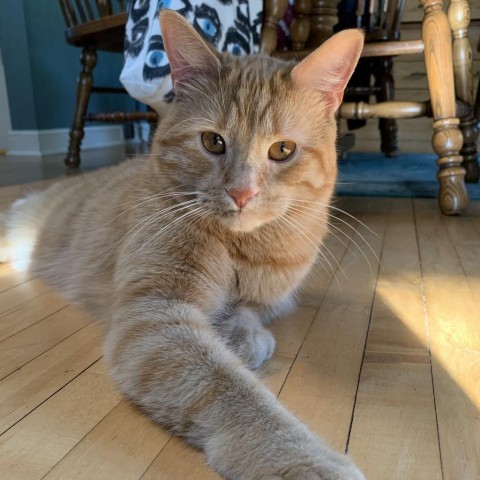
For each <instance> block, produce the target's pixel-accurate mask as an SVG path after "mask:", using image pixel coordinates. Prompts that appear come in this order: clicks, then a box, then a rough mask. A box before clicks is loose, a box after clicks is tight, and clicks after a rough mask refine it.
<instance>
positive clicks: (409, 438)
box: [348, 200, 442, 480]
mask: <svg viewBox="0 0 480 480" xmlns="http://www.w3.org/2000/svg"><path fill="white" fill-rule="evenodd" d="M381 261H382V267H383V268H382V269H381V270H380V272H379V277H378V282H377V289H376V293H375V301H374V306H373V311H372V319H371V322H370V328H369V331H368V337H367V344H366V350H365V357H364V363H363V366H362V373H361V376H360V383H359V387H358V393H357V400H356V404H355V410H354V420H353V423H352V430H351V434H350V441H349V448H348V452H349V454H350V455H351V456H352V458H353V459H354V460H355V461H356V463H357V464H358V465H359V466H360V467H361V468H362V471H363V473H364V474H365V476H366V477H367V478H368V479H369V480H383V479H385V478H388V479H391V480H404V479H416V478H418V479H423V478H425V479H427V478H428V479H429V480H436V479H439V480H440V479H441V478H442V471H441V463H440V452H439V445H438V432H437V425H436V416H435V403H434V397H433V389H432V378H431V366H430V357H429V350H428V339H427V331H426V323H425V320H426V319H425V312H424V303H423V285H422V280H421V271H420V259H419V253H418V248H417V238H416V231H415V222H414V218H413V209H412V204H411V202H410V201H405V200H394V201H393V204H392V209H391V211H390V215H389V221H388V225H387V228H386V231H385V239H384V247H383V254H382V258H381Z"/></svg>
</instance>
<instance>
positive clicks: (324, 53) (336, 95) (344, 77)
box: [292, 30, 364, 110]
mask: <svg viewBox="0 0 480 480" xmlns="http://www.w3.org/2000/svg"><path fill="white" fill-rule="evenodd" d="M363 38H364V36H363V33H362V32H361V31H360V30H344V31H343V32H340V33H337V34H336V35H334V36H333V37H331V38H330V39H329V40H327V41H326V42H325V43H324V44H323V45H322V46H321V47H319V48H317V50H315V51H314V52H313V53H311V54H310V55H309V56H308V57H307V58H305V59H304V60H303V61H302V62H300V63H299V64H298V65H297V66H296V67H295V68H294V69H293V70H292V79H293V81H294V83H295V84H296V85H298V86H299V87H301V88H306V89H313V90H317V91H320V92H322V93H323V94H324V95H325V97H326V99H327V101H328V102H329V103H330V104H331V106H332V107H333V109H334V110H336V109H337V108H338V107H339V105H340V103H341V101H342V99H343V91H344V90H345V87H346V86H347V83H348V81H349V80H350V77H351V76H352V73H353V71H354V70H355V67H356V65H357V63H358V59H359V57H360V53H361V51H362V48H363Z"/></svg>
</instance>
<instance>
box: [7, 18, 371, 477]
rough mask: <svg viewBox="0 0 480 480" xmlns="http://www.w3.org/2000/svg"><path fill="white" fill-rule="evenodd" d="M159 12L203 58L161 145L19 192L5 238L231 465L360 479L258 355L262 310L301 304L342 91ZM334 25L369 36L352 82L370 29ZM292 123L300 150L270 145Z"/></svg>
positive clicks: (160, 402)
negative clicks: (244, 54)
mask: <svg viewBox="0 0 480 480" xmlns="http://www.w3.org/2000/svg"><path fill="white" fill-rule="evenodd" d="M162 22H164V23H165V24H166V25H169V26H170V27H172V28H170V31H171V32H172V33H170V34H169V33H167V34H166V35H167V36H168V35H170V36H175V35H177V34H178V32H180V33H181V35H180V34H178V35H179V37H178V38H179V39H181V41H180V40H178V39H177V40H178V42H177V43H181V45H179V46H178V45H176V46H175V48H177V49H180V50H179V51H178V52H171V53H172V58H173V56H174V55H175V54H180V57H179V58H183V57H181V53H182V51H181V49H182V48H183V49H184V50H188V51H190V52H197V53H198V55H200V57H202V58H203V61H202V62H198V65H197V64H195V65H193V66H192V69H193V67H195V69H194V70H195V75H194V76H192V78H188V76H187V78H185V75H184V76H180V75H177V76H176V77H175V78H177V82H178V83H177V85H176V88H177V98H176V100H175V102H174V104H173V106H172V108H171V111H170V113H169V115H168V116H167V117H166V118H165V119H164V120H163V121H162V123H161V125H160V126H159V128H158V131H157V132H156V135H155V139H154V142H153V147H152V152H151V154H150V155H149V156H148V157H147V158H138V159H135V160H132V161H128V162H125V163H123V164H121V165H119V166H117V167H113V168H110V169H107V170H103V171H99V172H95V173H92V174H88V175H84V176H82V177H79V178H73V179H68V180H64V181H62V182H60V183H58V184H57V185H55V186H53V187H51V188H50V189H48V190H47V191H45V192H44V193H40V194H36V195H34V196H32V197H30V198H28V199H26V201H25V202H22V203H19V204H16V205H14V206H13V207H12V210H11V212H10V214H9V215H8V216H7V217H6V218H5V219H4V221H3V227H2V228H3V230H2V231H3V240H2V242H0V244H1V245H2V255H3V257H4V259H5V258H6V257H8V258H10V260H12V261H13V262H16V263H17V264H19V265H20V264H22V262H23V263H25V262H29V263H30V269H31V270H32V271H33V272H35V273H37V274H39V275H41V276H42V277H44V278H46V279H47V280H48V281H49V282H51V283H52V284H54V285H55V286H57V287H58V288H59V289H60V290H61V291H62V292H63V293H64V294H65V295H66V296H67V297H68V298H70V299H72V300H73V301H75V302H77V303H79V304H80V305H82V306H83V307H84V308H86V309H88V310H89V311H90V312H92V313H93V314H94V315H95V316H96V317H97V318H98V319H99V320H100V321H101V323H102V324H103V326H104V328H105V336H106V340H105V358H106V359H107V361H108V364H109V366H110V371H111V375H112V377H113V379H114V380H115V381H116V383H117V385H118V387H119V389H120V390H121V391H122V392H123V393H124V395H125V396H126V397H127V398H128V399H129V400H130V401H132V402H133V403H135V404H137V405H139V406H140V407H141V408H142V409H143V410H144V411H145V412H147V413H148V414H149V415H150V416H151V417H152V418H154V419H155V420H156V421H158V422H159V423H161V424H163V425H165V426H167V427H168V428H170V429H172V431H174V432H176V433H178V434H179V435H182V436H183V437H184V438H185V439H186V441H187V442H189V443H190V444H192V445H194V446H196V447H198V448H201V449H203V450H204V452H205V454H206V457H207V460H208V462H209V463H210V464H211V465H212V467H213V468H214V469H215V470H216V471H217V472H218V473H220V474H221V475H222V476H223V477H224V478H228V479H235V480H237V479H238V480H256V479H270V480H273V479H298V480H300V479H301V480H313V479H317V480H318V479H328V480H335V479H337V480H340V479H342V480H346V479H361V478H363V477H362V475H361V474H360V472H359V471H358V470H357V469H356V468H355V467H354V466H353V465H352V464H351V463H350V462H349V461H348V459H347V458H346V457H344V456H342V455H340V454H337V453H335V452H333V451H332V450H330V449H329V448H328V447H327V446H326V445H325V443H324V442H323V441H322V440H321V439H319V438H318V437H316V436H315V435H313V434H312V433H311V432H310V431H309V430H308V429H307V427H305V426H304V425H303V424H302V423H300V422H299V421H298V420H297V419H296V418H295V417H293V416H292V415H291V414H290V413H289V412H287V411H286V410H285V409H284V408H283V407H282V406H281V405H280V404H279V402H278V401H277V399H276V398H275V397H274V396H273V395H272V394H271V393H270V392H269V391H268V390H267V389H266V388H265V387H264V386H263V385H262V384H261V383H260V382H259V380H258V379H257V378H256V376H255V375H254V373H252V372H251V370H250V369H248V368H247V367H251V368H255V367H257V366H259V365H260V364H261V363H263V362H264V361H265V360H267V359H268V358H269V357H270V356H271V354H272V352H273V348H274V339H273V337H272V335H271V334H270V333H269V332H268V331H267V330H266V329H265V327H264V325H265V323H267V322H268V321H270V320H271V319H272V318H273V317H275V316H276V315H278V314H281V313H283V312H285V311H286V310H288V309H290V308H292V306H293V301H292V298H293V295H294V293H295V291H296V290H297V288H298V287H299V285H300V283H301V281H302V279H303V278H304V277H305V275H306V274H307V273H308V271H309V270H310V268H311V266H312V264H313V263H314V261H315V259H316V256H317V251H318V248H319V246H320V245H321V243H322V240H323V238H324V236H325V234H326V233H327V216H326V214H327V211H328V203H329V201H330V198H331V195H332V190H333V186H334V182H335V177H336V154H335V136H336V127H335V118H334V110H335V108H334V107H332V105H330V104H329V103H328V99H326V98H327V96H326V95H325V92H322V91H321V89H318V88H314V87H313V86H310V87H309V85H305V84H302V81H301V80H298V78H303V77H302V76H301V75H300V77H299V74H298V71H296V70H294V72H297V73H296V74H295V75H292V69H293V68H294V65H293V64H291V63H283V62H281V61H279V60H275V59H272V58H268V57H264V56H256V57H249V58H243V59H240V58H231V57H228V56H226V55H221V54H213V53H212V52H211V51H210V50H209V49H208V47H207V46H206V45H205V44H203V42H202V41H201V40H200V39H199V37H198V35H197V34H196V33H195V31H194V30H193V29H191V28H190V27H189V26H188V25H187V24H185V22H183V20H182V19H181V18H179V17H178V16H176V15H174V14H171V13H168V12H167V13H165V14H163V18H162ZM166 30H168V28H167V29H166ZM175 32H177V33H175ZM166 40H167V44H168V43H169V42H170V45H172V44H174V41H175V38H167V39H166ZM182 42H183V43H182ZM337 42H338V41H337ZM339 42H340V43H342V42H343V43H342V45H341V46H343V44H344V43H345V42H346V43H348V44H349V45H350V47H349V48H350V49H351V48H354V49H355V48H356V49H357V50H358V52H357V53H356V58H355V60H352V61H350V64H349V65H348V69H347V70H348V71H345V72H343V73H342V72H340V73H338V71H337V74H338V75H342V74H343V76H344V77H345V78H344V79H343V80H344V82H343V83H345V82H346V80H348V76H349V75H350V74H351V71H352V69H353V67H354V64H355V62H356V60H357V58H358V53H359V49H360V48H361V42H362V39H361V35H360V34H358V33H356V32H353V33H351V34H344V35H343V37H341V38H340V40H339ZM330 47H334V45H330ZM172 48H173V47H172ZM169 54H170V52H169ZM324 54H325V53H324ZM198 55H193V54H191V55H190V56H187V57H188V61H189V62H195V61H196V60H195V59H196V58H197V57H198ZM315 55H318V53H316V54H315ZM320 55H321V53H320ZM187 57H185V58H187ZM205 59H206V60H205ZM184 60H185V59H184V58H183V61H184ZM217 63H218V65H217ZM344 63H345V62H344ZM212 66H213V67H215V68H213V67H212ZM217 67H218V68H217ZM172 68H173V69H175V65H172ZM302 68H303V67H302ZM345 68H347V67H345ZM199 69H200V70H199ZM202 69H203V70H202ZM330 73H331V72H330ZM302 75H303V73H302ZM325 75H326V77H328V75H329V72H325ZM295 78H297V79H296V80H294V79H295ZM180 82H182V83H180ZM206 130H208V131H214V132H217V133H219V134H221V135H222V137H223V138H224V139H225V141H226V144H227V150H226V154H225V155H219V156H213V155H211V154H210V153H208V152H207V151H206V150H205V149H204V148H203V147H202V144H201V140H200V135H201V133H202V132H203V131H206ZM282 139H288V140H292V141H295V142H296V144H297V151H296V153H295V155H294V157H293V158H292V159H291V160H290V161H288V162H286V163H275V162H274V161H272V160H269V159H268V157H267V151H268V148H269V146H270V145H271V144H272V143H273V142H275V141H279V140H282ZM252 184H254V185H255V186H256V187H257V188H258V189H259V192H260V193H259V194H258V196H257V197H255V198H254V200H252V201H251V202H250V203H248V204H247V205H246V206H245V207H244V208H243V209H242V211H241V212H240V211H239V210H238V208H236V207H235V204H234V202H233V201H232V198H230V197H229V195H228V194H227V193H226V189H228V188H233V187H235V188H248V187H251V186H252ZM307 202H316V203H307ZM27 234H28V238H27ZM20 244H21V246H22V249H23V250H22V251H19V250H16V246H17V245H20ZM25 254H26V255H27V257H29V258H25Z"/></svg>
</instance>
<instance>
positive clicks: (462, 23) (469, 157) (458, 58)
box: [448, 0, 480, 183]
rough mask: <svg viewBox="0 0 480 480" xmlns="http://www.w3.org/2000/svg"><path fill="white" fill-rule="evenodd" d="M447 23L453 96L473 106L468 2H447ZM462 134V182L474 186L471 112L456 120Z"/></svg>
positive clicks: (474, 134)
mask: <svg viewBox="0 0 480 480" xmlns="http://www.w3.org/2000/svg"><path fill="white" fill-rule="evenodd" d="M448 21H449V22H450V28H451V29H452V33H453V72H454V77H455V93H456V96H457V98H458V99H460V100H461V101H462V102H464V103H466V104H467V105H470V106H471V107H473V103H474V97H473V54H472V45H471V44H470V40H469V39H468V37H467V32H468V25H469V24H470V5H469V2H468V0H451V2H450V6H449V7H448ZM460 130H461V131H462V134H463V147H462V150H461V151H460V154H461V155H462V156H463V163H462V165H463V167H464V168H465V170H466V175H465V181H466V182H471V183H476V182H478V180H479V179H480V169H479V165H478V152H477V137H478V128H477V122H476V120H475V119H474V115H473V113H472V114H471V115H469V116H468V117H466V118H462V119H461V120H460Z"/></svg>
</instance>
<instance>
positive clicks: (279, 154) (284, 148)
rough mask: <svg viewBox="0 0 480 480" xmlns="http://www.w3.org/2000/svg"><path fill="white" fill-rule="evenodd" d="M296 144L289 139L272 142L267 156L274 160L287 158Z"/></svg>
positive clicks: (278, 160)
mask: <svg viewBox="0 0 480 480" xmlns="http://www.w3.org/2000/svg"><path fill="white" fill-rule="evenodd" d="M295 148H297V145H296V144H295V143H294V142H290V141H289V140H282V141H281V142H275V143H273V144H272V145H271V146H270V148H269V149H268V158H270V159H271V160H275V161H276V162H284V161H285V160H288V159H289V158H290V157H291V156H292V155H293V154H294V153H295Z"/></svg>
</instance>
